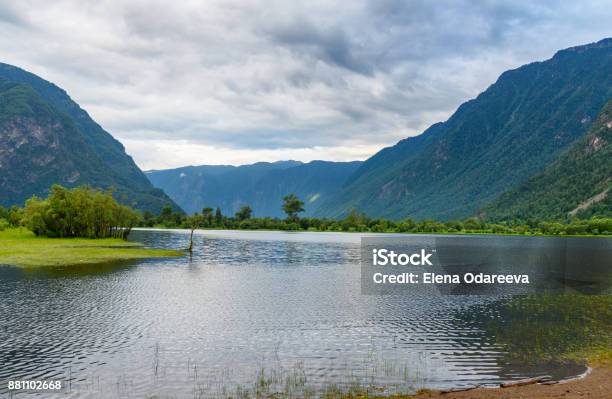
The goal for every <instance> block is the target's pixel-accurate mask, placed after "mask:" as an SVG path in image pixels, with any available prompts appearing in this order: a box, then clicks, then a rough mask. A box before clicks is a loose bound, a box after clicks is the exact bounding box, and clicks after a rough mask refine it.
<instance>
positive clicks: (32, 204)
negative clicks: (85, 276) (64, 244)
mask: <svg viewBox="0 0 612 399" xmlns="http://www.w3.org/2000/svg"><path fill="white" fill-rule="evenodd" d="M20 214H22V217H21V220H22V221H23V223H24V224H25V226H26V227H28V228H29V229H30V230H31V231H32V232H34V234H36V235H45V236H48V237H87V238H105V237H116V238H124V239H125V238H127V236H128V234H129V233H130V230H131V228H132V227H133V226H134V225H136V223H138V220H139V218H138V214H137V213H136V212H135V211H134V210H133V209H132V208H130V207H127V206H124V205H120V204H118V203H117V202H116V201H115V199H114V198H113V196H112V194H111V192H109V191H107V192H104V191H99V190H94V189H91V188H90V187H87V186H81V187H77V188H73V189H67V188H64V187H62V186H59V185H54V186H52V187H51V190H50V194H49V196H48V197H47V199H44V200H42V199H39V198H37V197H35V196H34V197H32V198H30V199H29V200H28V201H26V206H25V209H24V210H23V212H20Z"/></svg>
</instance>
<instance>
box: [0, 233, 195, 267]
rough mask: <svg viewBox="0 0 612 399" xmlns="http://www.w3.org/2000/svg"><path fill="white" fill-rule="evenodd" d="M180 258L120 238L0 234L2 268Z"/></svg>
mask: <svg viewBox="0 0 612 399" xmlns="http://www.w3.org/2000/svg"><path fill="white" fill-rule="evenodd" d="M181 255H183V253H182V252H180V251H172V250H165V249H150V248H143V247H141V246H140V244H139V243H135V242H129V241H124V240H121V239H118V238H104V239H88V238H47V237H36V236H35V235H34V234H33V233H32V232H30V231H28V230H26V229H9V230H4V231H0V265H11V266H18V267H26V268H32V267H43V266H61V265H82V264H96V263H105V262H111V261H119V260H131V259H146V258H159V257H173V256H181Z"/></svg>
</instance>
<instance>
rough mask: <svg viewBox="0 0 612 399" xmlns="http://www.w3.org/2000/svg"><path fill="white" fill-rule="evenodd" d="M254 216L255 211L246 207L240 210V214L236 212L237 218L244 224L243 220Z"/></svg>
mask: <svg viewBox="0 0 612 399" xmlns="http://www.w3.org/2000/svg"><path fill="white" fill-rule="evenodd" d="M252 214H253V209H251V207H250V206H248V205H245V206H243V207H242V208H240V209H239V210H238V212H236V215H235V218H236V220H238V221H239V222H242V221H243V220H247V219H250V218H251V215H252Z"/></svg>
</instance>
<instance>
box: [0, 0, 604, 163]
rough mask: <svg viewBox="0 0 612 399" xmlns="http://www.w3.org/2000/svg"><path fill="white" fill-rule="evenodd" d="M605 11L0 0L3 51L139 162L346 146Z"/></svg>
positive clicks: (480, 80)
mask: <svg viewBox="0 0 612 399" xmlns="http://www.w3.org/2000/svg"><path fill="white" fill-rule="evenodd" d="M611 19H612V11H611V10H610V7H607V6H606V4H603V3H602V2H599V1H596V0H592V1H585V2H580V3H576V4H573V3H570V2H563V1H554V0H548V1H541V2H532V1H507V2H499V1H489V0H481V1H468V0H463V1H456V0H454V1H450V0H441V1H436V2H432V1H399V0H371V1H356V2H338V1H321V2H317V1H308V2H290V3H288V2H281V1H265V2H263V1H257V0H253V1H249V0H244V1H219V2H214V1H212V2H211V1H207V2H202V3H200V2H195V3H193V2H174V3H169V2H166V1H126V2H124V1H122V2H119V1H117V2H98V1H93V0H92V1H72V0H62V1H55V2H48V1H38V0H30V1H28V0H24V1H22V2H15V3H13V4H10V5H7V4H0V60H1V61H3V62H7V63H10V64H14V65H18V66H21V67H23V68H25V69H27V70H30V71H32V72H34V73H37V74H39V75H41V76H43V77H45V78H47V79H49V80H51V81H53V82H55V83H56V84H58V85H59V86H61V87H63V88H65V89H66V90H67V91H68V92H69V93H70V94H71V96H72V97H73V98H74V99H75V100H76V101H77V102H79V103H80V104H81V105H82V106H83V107H84V108H85V109H87V110H88V111H89V112H90V114H91V115H92V116H93V117H94V118H95V119H96V120H97V121H98V122H100V123H101V124H102V125H103V126H104V127H105V128H106V129H107V130H108V131H110V132H111V133H112V134H113V135H115V136H116V137H118V138H119V139H120V140H122V141H123V142H124V143H125V144H126V147H127V149H128V151H129V152H130V153H132V154H133V155H134V158H135V159H136V161H137V162H138V163H139V164H140V165H141V166H143V167H145V168H153V167H161V166H178V165H182V164H198V163H230V162H231V163H240V162H250V161H253V160H274V159H287V158H291V157H298V158H300V157H301V159H302V160H307V159H314V158H330V159H350V158H352V157H360V158H364V157H367V156H369V155H371V154H372V153H374V152H375V151H376V150H377V149H379V148H380V147H381V146H385V145H391V144H393V143H395V142H396V141H398V140H400V139H401V138H404V137H407V136H410V135H415V134H418V133H420V132H421V131H422V130H424V129H425V128H426V127H428V126H429V125H430V124H431V123H434V122H437V121H440V120H444V119H445V118H447V117H448V116H449V115H450V113H452V111H453V110H454V109H456V107H457V106H458V105H459V104H460V103H461V102H463V101H465V100H467V99H469V98H471V97H474V96H475V95H476V94H478V92H480V91H482V90H483V89H485V88H486V87H487V86H488V85H490V84H491V83H492V82H493V81H494V80H495V79H496V78H497V76H498V75H499V74H500V73H501V72H503V71H504V70H506V69H510V68H515V67H518V66H520V65H521V64H524V63H527V62H531V61H536V60H542V59H546V58H548V57H550V56H552V55H553V53H554V52H555V51H556V50H558V49H561V48H564V47H569V46H572V45H578V44H582V43H587V42H592V41H596V40H599V39H601V38H603V37H606V36H610V35H611V34H612V31H611V29H610V28H609V21H610V20H611Z"/></svg>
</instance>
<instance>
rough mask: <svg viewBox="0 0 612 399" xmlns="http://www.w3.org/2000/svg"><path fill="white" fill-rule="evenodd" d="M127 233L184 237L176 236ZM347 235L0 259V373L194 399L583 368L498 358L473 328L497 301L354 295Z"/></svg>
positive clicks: (144, 236) (489, 340)
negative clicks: (185, 252) (18, 262)
mask: <svg viewBox="0 0 612 399" xmlns="http://www.w3.org/2000/svg"><path fill="white" fill-rule="evenodd" d="M130 238H131V239H134V240H137V241H141V242H144V243H146V244H147V245H151V246H155V247H168V248H181V247H187V245H188V233H187V232H184V231H165V232H160V231H155V232H153V231H135V232H133V233H132V236H131V237H130ZM359 240H360V237H359V236H358V235H353V234H325V233H274V232H221V231H219V232H205V233H203V232H201V233H200V234H197V235H196V237H195V251H194V253H193V256H191V257H188V256H187V257H185V258H178V259H157V260H149V261H137V262H133V263H119V264H107V265H100V266H97V267H92V266H88V267H78V268H74V267H63V268H54V269H44V270H37V271H30V272H28V271H23V270H20V269H15V268H8V267H3V268H0V365H1V367H0V381H3V380H5V379H7V378H11V377H18V378H28V379H37V378H38V379H40V378H45V379H53V378H61V379H70V380H71V392H72V393H71V394H70V395H68V397H70V396H72V397H105V398H106V397H108V398H113V397H145V396H147V395H160V396H166V395H168V396H173V397H205V396H210V395H222V394H223V393H228V392H235V389H236V387H238V386H242V387H247V388H248V387H250V386H252V384H253V383H257V382H258V381H259V383H261V384H260V386H261V385H266V384H267V385H278V387H274V389H281V390H282V389H284V388H283V387H286V386H288V385H290V383H291V384H294V385H296V386H300V385H301V387H302V389H305V388H304V387H305V386H306V385H308V386H309V389H310V388H311V387H312V388H313V389H314V388H320V387H324V386H330V385H338V386H349V385H350V384H353V383H356V382H358V383H360V384H373V385H375V386H386V387H387V390H388V391H389V392H393V391H394V390H410V389H414V388H415V387H416V388H418V387H422V386H424V387H448V386H457V385H462V384H470V383H475V382H477V383H497V382H499V381H501V380H507V379H514V378H523V377H526V376H531V375H534V374H541V373H544V372H545V373H546V374H553V375H554V376H555V377H558V378H561V377H568V376H573V375H577V374H580V373H581V372H582V371H583V370H584V368H583V367H580V366H576V365H561V366H560V365H559V364H535V365H529V366H527V365H526V364H525V363H524V362H523V363H521V362H518V363H517V362H515V361H513V360H512V359H509V358H508V356H507V348H508V344H507V343H505V342H503V341H500V340H499V339H498V337H497V334H496V332H495V330H493V329H491V328H487V326H485V325H483V322H482V320H483V317H484V315H485V314H486V313H487V312H492V310H491V309H495V304H496V303H497V301H498V300H499V299H500V298H496V297H494V296H476V295H464V296H434V297H432V296H426V295H423V296H419V295H412V296H407V295H391V296H389V295H387V296H372V295H361V293H360V267H359V258H360V247H359ZM466 314H469V315H470V317H466ZM480 315H482V316H483V317H479V316H480ZM245 389H246V388H245ZM0 392H3V391H1V390H0ZM43 396H44V397H49V394H45V395H43ZM61 397H64V396H61Z"/></svg>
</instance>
